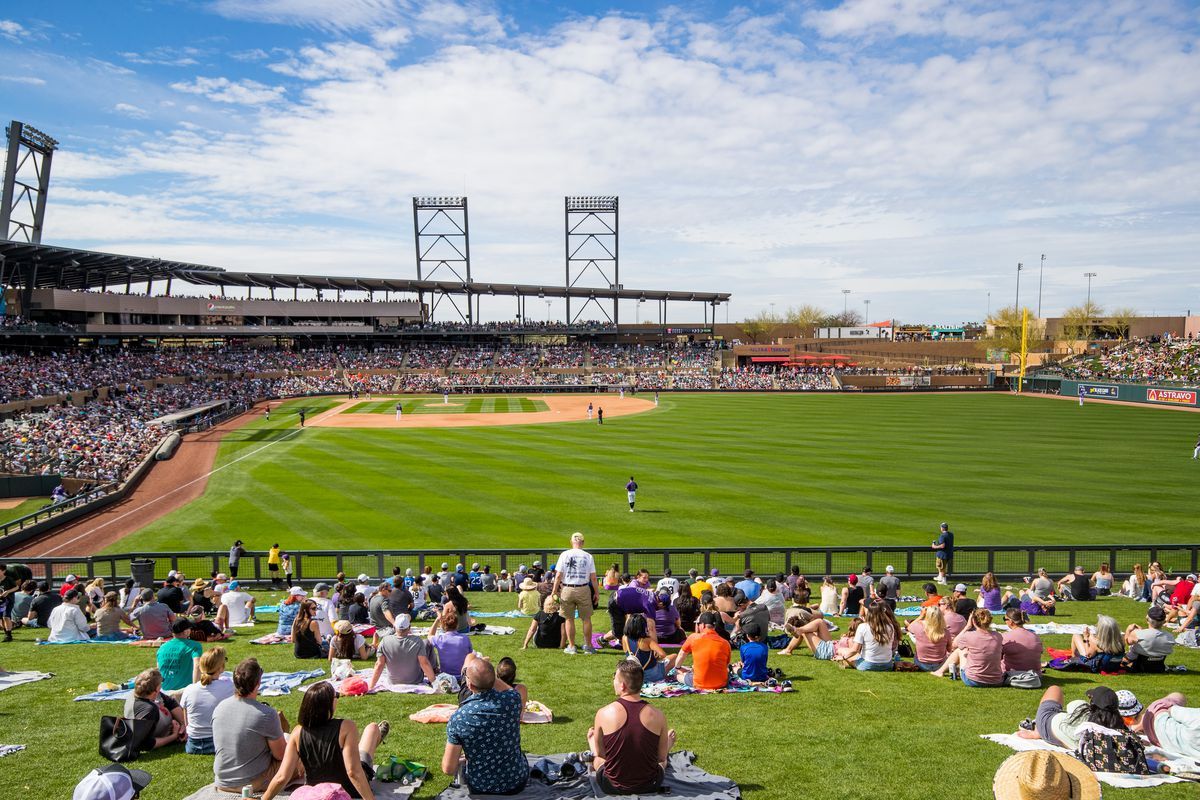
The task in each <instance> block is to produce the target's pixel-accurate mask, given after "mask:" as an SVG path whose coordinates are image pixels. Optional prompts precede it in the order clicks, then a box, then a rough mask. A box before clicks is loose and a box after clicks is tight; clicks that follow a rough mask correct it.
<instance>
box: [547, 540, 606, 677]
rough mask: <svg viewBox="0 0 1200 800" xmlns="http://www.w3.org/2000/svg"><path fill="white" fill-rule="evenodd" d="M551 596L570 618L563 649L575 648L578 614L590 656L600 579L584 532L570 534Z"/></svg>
mask: <svg viewBox="0 0 1200 800" xmlns="http://www.w3.org/2000/svg"><path fill="white" fill-rule="evenodd" d="M550 593H551V595H552V596H553V597H554V598H555V600H556V601H558V604H559V607H560V608H561V610H562V615H563V617H564V618H565V619H566V620H567V623H566V624H567V646H566V648H565V649H564V650H563V652H564V653H566V654H567V655H569V656H573V655H575V653H576V650H575V614H576V612H578V613H579V619H580V620H581V621H582V623H583V652H584V653H585V654H587V655H591V654H592V653H594V652H595V651H594V650H593V649H592V610H593V609H594V608H595V606H596V605H597V604H598V603H599V598H600V581H599V580H598V579H597V578H596V562H595V560H593V559H592V554H591V553H589V552H587V551H586V550H584V549H583V534H582V533H579V532H578V531H576V532H575V533H573V534H571V549H569V550H564V551H563V552H562V554H561V555H559V557H558V563H557V564H556V565H555V567H554V584H553V587H552V588H551V590H550Z"/></svg>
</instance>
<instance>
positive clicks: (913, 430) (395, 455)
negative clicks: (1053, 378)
mask: <svg viewBox="0 0 1200 800" xmlns="http://www.w3.org/2000/svg"><path fill="white" fill-rule="evenodd" d="M458 399H459V400H460V401H461V400H462V399H463V398H458ZM518 399H520V398H518ZM337 402H339V401H336V400H329V399H316V398H307V399H303V400H295V401H290V402H288V403H284V404H282V405H281V406H279V407H276V408H274V409H273V411H272V415H271V419H270V420H269V421H268V420H265V419H263V418H261V417H260V418H259V419H257V420H256V421H254V422H253V423H251V424H250V425H248V426H247V427H245V428H243V429H241V430H239V431H235V432H234V433H232V434H230V435H229V436H227V438H226V439H225V441H224V443H223V444H222V447H221V452H220V454H219V455H218V459H217V466H218V467H220V466H221V465H223V464H230V463H231V462H234V461H235V460H236V459H240V458H242V457H243V456H247V457H246V458H244V459H243V460H241V461H238V462H237V463H236V464H234V465H232V466H231V467H230V468H229V469H223V470H221V471H219V472H217V473H216V474H214V475H213V476H212V478H211V479H210V481H209V484H208V488H207V491H206V492H205V494H204V496H203V497H201V498H200V499H199V500H197V501H195V502H193V503H191V504H190V505H188V506H186V507H184V508H182V509H180V510H178V511H176V512H174V513H172V514H170V515H168V516H166V517H164V518H162V519H160V520H159V521H157V522H155V523H153V524H151V525H150V526H148V527H146V528H144V529H142V530H141V531H139V532H137V533H135V534H133V535H132V536H130V537H127V538H126V539H124V540H122V541H120V542H118V543H116V544H115V545H113V546H112V547H111V548H110V551H111V552H138V551H164V550H204V549H216V550H225V549H227V548H228V547H229V544H230V542H231V541H232V540H233V539H234V538H242V539H244V540H245V541H246V543H247V546H248V547H250V548H252V549H256V550H262V549H266V548H267V547H269V546H270V544H271V543H272V542H273V541H278V542H280V543H281V544H282V545H283V546H284V547H285V548H289V549H297V550H300V549H321V550H330V549H346V550H352V549H371V548H384V547H390V548H421V549H429V550H431V551H436V549H437V548H452V547H454V548H456V547H464V548H471V547H491V548H495V547H512V548H518V549H519V548H524V547H542V546H545V547H552V548H556V547H558V546H560V545H561V544H562V543H563V542H564V541H565V539H566V536H567V534H568V533H569V532H570V531H574V530H581V531H584V532H585V533H586V534H587V536H588V544H589V545H590V546H592V547H621V546H628V545H634V544H636V545H637V546H639V547H643V548H647V549H653V548H660V547H688V546H701V547H703V546H717V545H727V546H743V545H744V546H751V547H753V546H779V545H781V544H783V545H795V546H804V545H826V544H839V545H858V544H879V545H883V544H903V545H918V546H925V545H928V543H929V542H930V541H931V540H932V539H933V538H935V534H936V531H937V525H938V523H939V522H941V521H943V520H947V521H949V522H950V523H951V525H952V526H953V528H954V530H955V532H956V534H957V537H958V538H957V543H958V544H959V545H971V544H984V545H986V544H1013V543H1019V544H1025V543H1027V544H1073V543H1079V544H1085V543H1086V544H1138V543H1144V544H1150V543H1154V544H1173V543H1178V542H1180V541H1185V540H1189V539H1191V538H1193V537H1192V536H1191V535H1190V532H1191V531H1193V530H1194V519H1193V517H1194V509H1193V502H1192V501H1193V499H1194V496H1195V483H1196V480H1197V477H1198V476H1200V462H1196V461H1193V460H1192V459H1191V450H1192V443H1193V442H1194V439H1195V430H1196V424H1197V422H1196V419H1197V418H1196V417H1193V416H1191V415H1188V414H1179V413H1164V412H1162V411H1159V410H1156V409H1146V408H1132V407H1127V406H1109V405H1103V404H1101V403H1088V404H1087V405H1086V406H1084V407H1083V408H1080V407H1079V406H1078V405H1076V404H1073V403H1068V402H1062V401H1055V400H1047V399H1040V398H1032V397H1012V396H1009V395H995V394H992V395H900V394H897V395H883V396H828V395H802V394H801V395H758V394H745V395H742V394H739V395H728V394H726V395H669V394H664V395H663V396H662V400H661V404H660V406H659V407H658V408H656V409H654V410H653V411H649V412H647V413H644V414H637V415H633V416H628V417H621V418H612V419H609V420H606V421H605V424H604V425H603V426H600V425H596V424H595V423H594V422H584V421H581V422H566V423H554V424H537V425H521V426H501V427H468V428H405V429H353V428H307V429H305V430H303V431H301V430H299V429H298V428H297V420H296V411H297V410H298V409H300V408H304V409H305V410H306V412H307V413H308V414H309V415H310V417H311V416H312V415H315V414H317V413H319V412H321V411H323V410H327V409H329V408H332V407H333V406H334V405H336V403H337ZM380 402H384V403H387V404H390V405H392V406H393V408H394V402H392V401H380ZM414 402H416V399H415V398H414V399H409V400H407V401H406V406H407V405H409V404H412V403H414ZM427 402H428V403H430V404H431V405H428V406H425V408H436V406H437V405H440V403H441V397H440V396H438V397H436V398H427ZM264 445H266V447H264ZM256 450H257V452H253V451H256ZM630 475H633V476H635V477H636V478H637V481H638V483H639V485H640V486H641V490H640V491H639V493H638V512H639V513H636V514H630V513H629V510H628V506H627V505H626V502H625V491H624V487H625V483H626V481H628V480H629V476H630ZM1048 566H1049V565H1048ZM1063 566H1064V568H1069V567H1067V566H1066V565H1063Z"/></svg>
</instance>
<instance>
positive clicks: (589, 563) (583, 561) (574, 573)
mask: <svg viewBox="0 0 1200 800" xmlns="http://www.w3.org/2000/svg"><path fill="white" fill-rule="evenodd" d="M554 569H555V571H556V572H558V574H560V575H562V582H563V585H564V586H581V585H584V584H589V583H591V582H592V575H593V573H595V572H596V562H595V561H593V560H592V554H591V553H589V552H587V551H586V550H580V549H579V548H578V547H573V548H571V549H570V550H564V551H563V552H562V555H560V556H559V557H558V562H557V563H556V564H555V567H554Z"/></svg>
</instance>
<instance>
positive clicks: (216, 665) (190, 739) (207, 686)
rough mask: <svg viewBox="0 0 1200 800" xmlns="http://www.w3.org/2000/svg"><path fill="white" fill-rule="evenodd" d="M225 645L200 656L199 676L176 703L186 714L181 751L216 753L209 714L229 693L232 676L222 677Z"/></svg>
mask: <svg viewBox="0 0 1200 800" xmlns="http://www.w3.org/2000/svg"><path fill="white" fill-rule="evenodd" d="M225 660H226V655H225V648H224V647H214V648H213V649H211V650H207V651H205V653H204V655H202V656H200V660H199V662H198V663H199V667H200V679H199V680H198V681H196V682H195V683H192V684H190V685H188V686H187V687H185V688H184V690H183V692H181V693H180V695H179V705H180V707H181V708H182V709H183V710H184V713H185V714H186V715H187V716H186V719H187V743H186V744H185V745H184V752H185V753H189V754H191V755H197V756H211V755H214V754H215V753H216V752H217V749H216V747H215V746H214V745H213V731H212V717H213V712H214V711H216V709H217V705H219V704H220V703H221V701H223V700H225V699H226V698H229V697H232V696H233V679H232V678H227V677H225V676H224V675H223V674H222V673H224V672H225Z"/></svg>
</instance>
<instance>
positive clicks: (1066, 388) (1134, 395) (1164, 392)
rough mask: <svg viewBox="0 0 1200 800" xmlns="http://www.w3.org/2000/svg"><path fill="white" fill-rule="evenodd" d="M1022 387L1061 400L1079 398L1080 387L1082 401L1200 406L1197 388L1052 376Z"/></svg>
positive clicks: (1199, 391) (1040, 378)
mask: <svg viewBox="0 0 1200 800" xmlns="http://www.w3.org/2000/svg"><path fill="white" fill-rule="evenodd" d="M1025 383H1026V386H1027V388H1028V389H1030V390H1032V391H1034V392H1048V393H1051V394H1055V393H1057V394H1061V395H1063V396H1064V397H1078V396H1079V388H1080V387H1081V386H1082V387H1083V396H1084V399H1085V400H1119V401H1122V402H1126V403H1144V404H1146V405H1152V406H1175V407H1177V408H1196V407H1198V406H1200V402H1198V401H1200V389H1198V388H1196V387H1184V386H1168V385H1164V384H1147V383H1116V382H1114V381H1073V380H1067V379H1065V378H1055V377H1052V376H1034V377H1033V378H1030V379H1028V380H1027V381H1026V382H1025ZM1056 390H1057V391H1056Z"/></svg>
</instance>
